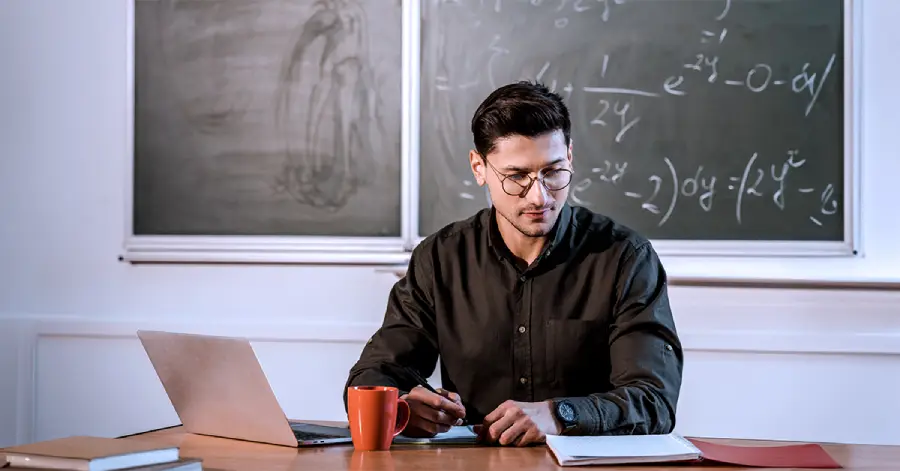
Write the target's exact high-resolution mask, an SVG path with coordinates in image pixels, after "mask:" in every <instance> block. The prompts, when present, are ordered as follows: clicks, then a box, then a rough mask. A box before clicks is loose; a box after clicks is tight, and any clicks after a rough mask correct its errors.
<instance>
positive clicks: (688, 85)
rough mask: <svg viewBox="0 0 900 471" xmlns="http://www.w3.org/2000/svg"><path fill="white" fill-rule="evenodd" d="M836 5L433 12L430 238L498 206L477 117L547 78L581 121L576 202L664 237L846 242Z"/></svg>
mask: <svg viewBox="0 0 900 471" xmlns="http://www.w3.org/2000/svg"><path fill="white" fill-rule="evenodd" d="M843 8H844V7H843V2H842V1H841V0H744V1H741V0H731V1H727V0H600V1H598V0H590V1H588V0H518V1H517V0H490V1H486V0H482V1H479V0H459V1H428V2H426V3H425V5H424V6H423V15H422V16H423V22H422V53H421V61H422V67H421V68H422V70H421V111H420V116H421V123H420V127H421V151H420V153H421V164H420V169H421V173H420V179H421V180H420V188H419V194H420V199H421V201H420V209H419V231H420V233H421V234H423V235H427V234H429V233H431V232H433V231H435V230H437V229H439V228H440V227H441V226H442V225H444V224H446V223H448V222H451V221H453V220H457V219H462V218H465V217H468V216H470V215H471V214H473V213H474V212H475V211H477V210H478V209H480V208H483V207H485V206H487V205H488V204H489V202H488V199H487V195H486V194H485V192H484V190H483V189H482V188H480V187H478V186H476V185H474V182H473V181H472V175H471V171H470V170H469V167H468V151H469V149H471V148H472V136H471V132H470V128H469V126H470V120H471V117H472V113H473V112H474V110H475V108H476V107H477V106H478V104H479V103H480V102H481V101H482V100H483V99H484V97H486V96H487V94H488V93H490V91H491V90H493V89H494V88H496V87H498V86H501V85H503V84H505V83H509V82H512V81H516V80H520V79H531V80H539V81H541V82H543V83H545V84H546V85H548V86H549V87H551V88H553V89H554V90H555V91H557V92H558V93H560V94H561V95H562V96H563V98H564V99H565V101H566V103H567V104H568V106H569V108H570V111H571V113H572V119H573V142H574V159H573V164H574V166H575V170H576V176H575V178H574V179H573V182H572V185H571V191H570V199H571V202H572V203H573V204H579V205H583V206H586V207H588V208H591V209H594V210H595V211H598V212H600V213H603V214H606V215H608V216H611V217H613V218H615V219H616V220H618V221H619V222H621V223H623V224H626V225H628V226H630V227H632V228H634V229H636V230H638V231H640V232H642V233H643V234H644V235H645V236H647V237H650V238H652V239H665V240H726V241H729V240H730V241H735V240H753V241H757V240H800V241H842V240H844V237H845V234H844V227H845V226H844V217H846V213H845V208H844V207H843V203H844V192H845V191H846V190H847V189H846V188H845V185H844V174H845V162H846V161H847V160H845V159H848V158H850V156H848V155H845V154H846V152H845V133H844V132H845V104H844V69H845V57H844V26H843V24H844V11H843Z"/></svg>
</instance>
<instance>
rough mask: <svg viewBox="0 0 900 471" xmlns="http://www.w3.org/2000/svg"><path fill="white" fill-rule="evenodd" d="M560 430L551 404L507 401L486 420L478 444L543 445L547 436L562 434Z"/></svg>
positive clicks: (547, 402)
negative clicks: (480, 442) (481, 442)
mask: <svg viewBox="0 0 900 471" xmlns="http://www.w3.org/2000/svg"><path fill="white" fill-rule="evenodd" d="M561 429H562V427H561V426H560V425H559V423H558V422H557V421H556V417H555V416H554V415H553V411H552V409H551V406H550V402H549V401H544V402H515V401H506V402H504V403H503V404H500V405H499V406H498V407H497V408H496V409H494V411H493V412H491V413H490V414H488V415H487V416H486V417H485V418H484V424H483V425H482V426H481V431H480V433H479V440H481V441H483V442H487V443H499V444H501V445H515V446H526V445H531V444H534V443H543V442H544V440H545V439H546V438H547V435H548V434H550V435H556V434H559V433H560V431H561Z"/></svg>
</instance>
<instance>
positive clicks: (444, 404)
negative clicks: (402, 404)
mask: <svg viewBox="0 0 900 471" xmlns="http://www.w3.org/2000/svg"><path fill="white" fill-rule="evenodd" d="M437 391H438V393H439V394H435V393H433V392H431V391H429V390H427V389H425V388H423V387H422V386H416V387H415V388H413V390H412V391H410V392H409V394H404V395H403V396H402V397H403V399H405V400H406V402H407V403H409V424H408V425H407V426H406V429H405V430H403V435H406V436H408V437H416V438H421V437H433V436H435V435H437V434H438V433H443V432H446V431H448V430H450V427H451V426H453V425H460V424H462V419H464V418H465V417H466V408H465V407H463V405H462V401H460V399H459V395H458V394H456V393H454V392H450V391H447V390H444V389H438V390H437Z"/></svg>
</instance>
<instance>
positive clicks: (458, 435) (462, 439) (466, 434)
mask: <svg viewBox="0 0 900 471" xmlns="http://www.w3.org/2000/svg"><path fill="white" fill-rule="evenodd" d="M476 438H478V436H477V434H476V433H475V431H474V430H473V429H472V427H471V426H466V425H461V426H454V427H450V430H448V431H446V432H444V433H439V434H437V435H435V436H434V437H431V438H411V437H406V436H403V435H397V436H396V437H394V444H397V445H429V444H436V445H473V444H475V440H476Z"/></svg>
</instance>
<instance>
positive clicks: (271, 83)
mask: <svg viewBox="0 0 900 471" xmlns="http://www.w3.org/2000/svg"><path fill="white" fill-rule="evenodd" d="M132 7H133V9H132V11H131V12H130V13H131V18H129V20H130V24H131V26H132V27H133V28H132V31H131V38H130V39H131V40H132V43H131V49H132V53H133V54H132V56H131V57H130V60H131V63H130V72H131V80H132V83H131V84H130V85H131V86H132V88H131V90H132V92H133V110H132V112H131V113H130V118H131V119H132V120H133V123H132V124H133V139H132V141H133V159H132V163H133V166H132V167H130V171H131V175H129V178H130V182H131V185H130V187H129V190H130V195H131V196H132V200H131V201H132V203H133V205H132V207H131V208H129V223H130V227H129V234H130V237H129V240H128V247H127V249H128V252H129V258H131V259H134V260H141V259H151V260H173V259H174V260H179V259H185V260H202V261H220V260H226V261H227V260H233V261H256V260H275V261H285V260H297V261H345V262H346V261H357V262H360V261H361V262H366V261H391V260H402V257H403V246H404V241H405V240H406V239H408V237H407V238H404V233H403V218H404V216H405V214H404V213H405V211H406V210H407V209H405V208H404V205H403V204H402V203H403V198H404V196H405V192H406V191H408V190H407V187H408V182H405V181H404V173H403V168H402V165H401V164H402V162H403V161H404V159H403V158H402V156H401V138H402V129H401V125H402V115H403V108H402V107H401V103H402V101H403V100H402V96H401V94H402V87H401V84H402V74H403V64H402V40H403V38H402V22H401V19H402V8H401V3H400V1H399V0H317V1H301V0H297V1H282V0H239V1H236V0H134V1H133V5H132Z"/></svg>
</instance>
